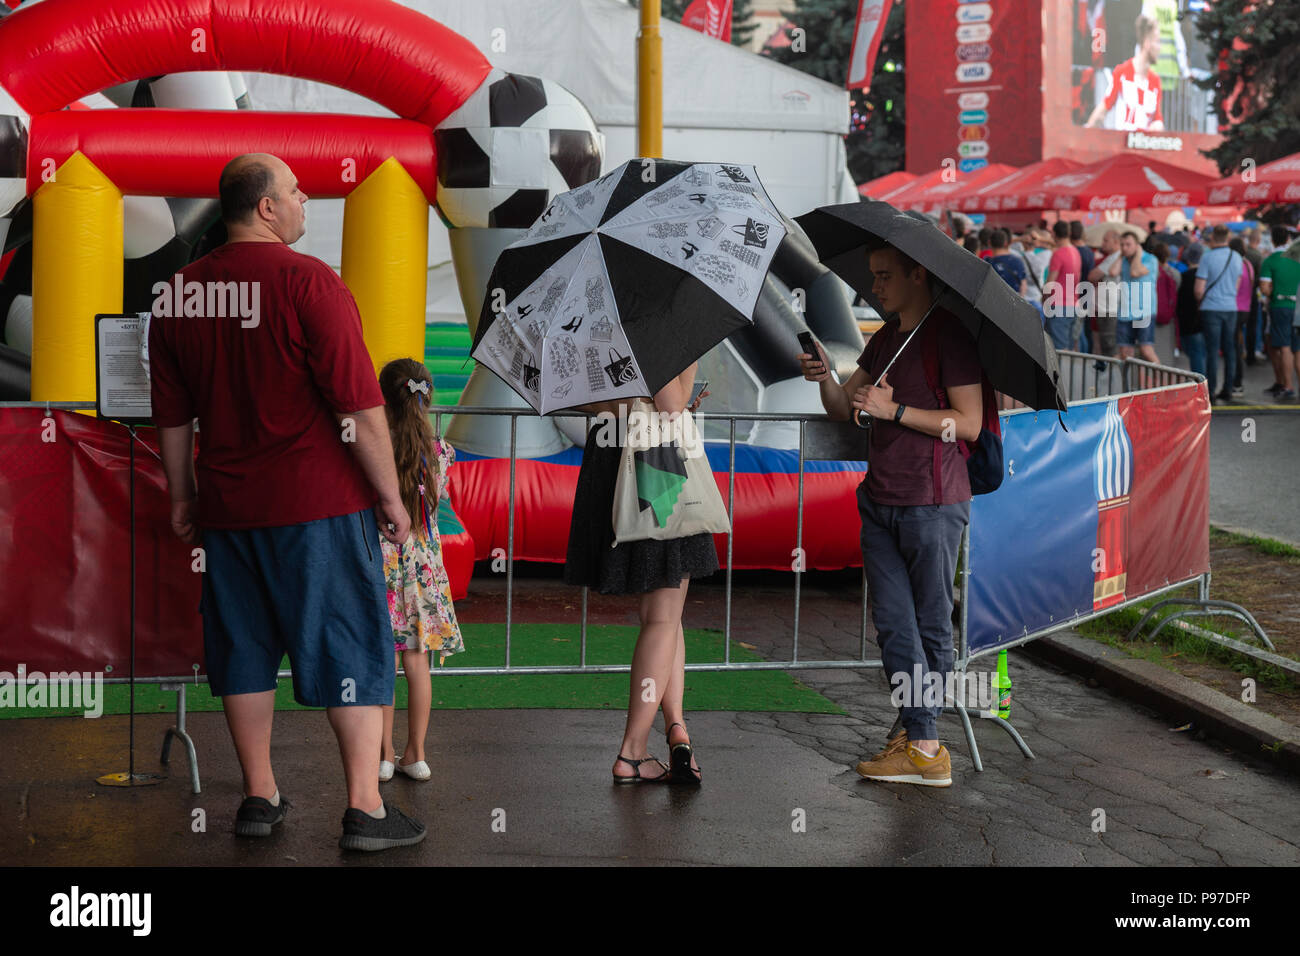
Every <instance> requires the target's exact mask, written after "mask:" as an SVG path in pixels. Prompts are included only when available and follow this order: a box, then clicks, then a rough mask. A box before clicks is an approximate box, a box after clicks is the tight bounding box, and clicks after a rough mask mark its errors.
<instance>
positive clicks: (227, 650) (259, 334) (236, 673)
mask: <svg viewBox="0 0 1300 956" xmlns="http://www.w3.org/2000/svg"><path fill="white" fill-rule="evenodd" d="M220 194H221V208H222V218H223V220H224V221H225V224H226V230H227V235H228V241H227V243H226V244H225V245H223V246H221V247H219V248H218V249H216V250H214V251H213V252H212V253H210V254H209V255H207V256H205V257H203V258H202V259H200V260H198V261H197V262H195V263H192V264H191V265H188V266H186V267H185V268H184V269H182V270H181V271H180V272H179V273H178V274H177V275H176V276H175V277H173V279H172V280H170V281H169V282H166V283H158V284H157V285H156V286H155V287H154V290H153V291H154V294H155V296H156V298H155V300H154V305H153V317H152V319H151V321H150V329H149V360H150V373H151V387H152V397H153V419H154V424H155V425H157V426H158V435H159V444H160V446H161V449H162V458H163V466H164V468H165V470H166V473H167V486H168V492H169V494H170V496H171V500H172V517H171V524H172V529H173V530H174V531H175V533H176V534H177V535H178V536H179V537H180V538H181V539H182V540H184V541H186V542H189V543H198V542H199V541H200V540H201V542H202V546H203V552H204V558H205V564H206V568H205V572H204V575H203V599H202V602H201V605H200V611H201V613H202V615H203V640H204V651H205V659H206V665H207V673H208V681H209V684H210V686H211V688H212V692H213V694H215V695H216V696H219V697H221V698H222V705H223V707H224V710H225V713H226V722H227V724H228V725H229V728H230V735H231V737H232V739H233V740H234V744H235V751H236V753H237V755H238V757H239V763H240V767H241V768H242V770H243V776H244V780H243V789H244V797H245V799H244V801H243V804H242V805H241V806H240V808H239V812H238V814H237V815H236V817H235V833H236V834H237V835H240V836H267V835H269V834H270V833H271V828H272V827H273V826H275V825H276V824H278V823H280V822H281V820H283V819H284V816H285V811H286V809H287V807H288V801H287V800H285V799H283V798H282V797H281V795H280V792H279V790H278V788H277V786H276V782H275V776H274V774H273V772H272V770H271V752H270V747H271V720H272V714H273V711H274V706H275V687H276V671H277V670H278V668H279V664H280V661H281V658H282V656H283V655H284V654H286V653H287V654H288V656H289V662H290V666H291V668H292V670H293V685H294V697H295V699H297V700H298V702H299V703H301V704H304V705H306V706H310V707H325V708H326V709H327V710H326V713H327V715H328V718H329V722H330V725H331V727H332V728H333V729H334V733H335V735H336V736H337V737H338V742H339V750H340V752H341V754H342V757H343V770H344V775H345V777H346V779H347V791H348V810H347V812H346V813H345V815H344V818H343V829H344V834H343V837H342V839H341V840H340V845H341V846H344V847H345V848H347V849H361V850H380V849H386V848H387V847H390V846H403V845H407V844H411V843H416V842H419V841H420V840H422V839H423V838H424V835H425V829H424V826H423V824H421V823H419V822H418V821H415V820H411V819H410V818H408V817H406V816H405V815H404V814H403V813H402V812H401V811H400V810H398V809H397V808H396V807H393V806H388V807H385V804H384V802H383V801H382V800H381V799H380V796H379V787H378V782H379V758H380V747H381V741H380V737H381V735H382V728H383V723H382V722H383V716H382V712H381V709H380V708H381V705H383V704H388V703H391V702H392V695H393V656H392V654H393V649H392V647H393V646H392V629H391V626H390V624H389V619H388V606H387V595H386V587H385V584H384V577H383V559H382V556H381V552H380V549H379V535H380V534H382V535H383V536H384V537H386V538H387V539H388V540H389V541H392V542H393V543H394V544H400V543H402V542H403V541H405V540H406V538H407V536H408V534H409V531H410V518H409V516H408V515H407V513H406V509H405V508H404V507H403V505H402V502H401V495H400V492H399V490H398V484H397V470H396V466H395V464H394V462H393V450H392V445H391V443H390V440H389V436H388V424H387V421H386V418H385V415H384V408H383V404H384V402H383V398H382V396H381V394H380V392H379V386H378V382H377V380H376V378H375V372H374V366H373V364H372V362H371V359H370V355H369V353H368V352H367V351H366V347H365V343H364V341H363V340H362V336H361V317H360V315H359V313H358V312H357V307H356V303H355V301H354V300H353V298H352V295H351V293H350V292H348V289H347V287H346V286H345V285H344V284H343V282H342V281H341V280H340V279H339V278H338V276H336V275H335V274H334V272H333V271H332V270H331V269H330V268H329V266H327V265H326V264H325V263H323V262H321V261H320V260H319V259H314V258H312V257H310V256H304V255H301V254H299V253H296V252H293V251H292V250H291V249H290V248H289V244H290V243H293V242H296V241H297V240H298V239H300V238H301V237H302V235H303V233H304V231H305V230H304V225H303V224H304V221H305V215H304V211H303V205H304V204H305V203H306V201H307V197H306V195H305V194H303V193H302V191H301V190H300V189H299V188H298V183H297V180H296V179H295V178H294V176H293V173H292V171H291V170H290V169H289V167H288V166H287V165H285V163H283V162H282V161H281V160H279V159H277V158H275V157H274V156H268V155H265V154H250V155H247V156H241V157H238V158H236V159H234V160H232V161H231V162H230V163H229V164H228V165H227V166H226V168H225V170H223V171H222V174H221V183H220ZM196 419H197V421H198V423H199V428H200V440H199V456H198V462H197V464H196V463H195V461H194V422H195V420H196ZM376 525H378V530H377V529H376Z"/></svg>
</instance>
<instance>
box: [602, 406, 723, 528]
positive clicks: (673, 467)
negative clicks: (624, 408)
mask: <svg viewBox="0 0 1300 956" xmlns="http://www.w3.org/2000/svg"><path fill="white" fill-rule="evenodd" d="M613 522H614V545H615V546H618V545H620V544H622V543H624V542H626V541H645V540H655V541H665V540H668V539H670V538H684V537H687V536H689V535H693V534H700V533H702V532H710V533H712V534H726V533H727V532H729V531H730V530H731V522H730V521H729V520H728V518H727V508H726V505H724V504H723V502H722V495H721V494H719V493H718V485H717V483H716V482H715V481H714V480H713V469H712V468H711V467H710V466H709V459H708V457H707V456H705V454H704V442H703V440H702V439H701V438H700V433H699V430H698V429H697V428H696V427H695V419H694V418H692V417H691V413H690V412H689V411H683V412H682V413H681V415H680V416H679V417H678V419H677V421H676V422H673V423H669V422H668V418H667V416H663V415H660V414H659V412H658V411H657V410H656V409H655V406H654V403H653V402H648V401H646V400H644V399H638V400H637V401H635V402H634V403H632V406H631V409H630V410H629V412H628V415H627V432H626V437H625V439H624V442H623V448H622V454H621V455H620V456H619V468H618V479H617V482H616V483H615V485H614V513H613Z"/></svg>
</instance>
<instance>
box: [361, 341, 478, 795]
mask: <svg viewBox="0 0 1300 956" xmlns="http://www.w3.org/2000/svg"><path fill="white" fill-rule="evenodd" d="M379 388H380V391H381V392H383V395H384V403H385V407H384V411H385V413H386V414H387V416H388V430H389V433H390V435H391V436H392V440H393V457H394V458H395V459H396V462H397V481H398V486H399V487H400V489H401V492H402V502H403V503H404V504H405V505H406V510H407V512H408V513H409V514H410V516H411V537H410V538H409V539H407V541H406V543H405V544H403V545H401V546H400V547H399V546H397V545H393V544H390V543H389V542H388V541H386V540H384V539H383V538H380V547H381V548H382V550H383V555H384V579H385V580H386V581H387V583H388V616H389V619H390V620H391V622H392V625H393V641H394V645H393V646H394V650H395V654H400V655H401V666H402V667H404V668H405V669H406V683H407V687H408V690H409V694H408V699H407V710H406V716H407V725H408V733H407V737H406V749H405V750H404V751H403V752H402V759H401V760H396V759H395V758H396V751H395V750H394V749H393V710H394V708H393V707H391V706H388V707H385V708H384V743H383V753H382V754H380V764H379V779H380V780H391V779H392V776H393V771H394V770H400V771H401V772H402V773H404V774H406V775H407V776H408V777H411V778H413V779H415V780H428V779H429V778H430V777H431V776H432V773H431V772H430V770H429V764H428V763H427V762H426V761H425V759H424V737H425V734H426V732H427V731H428V729H429V708H430V704H431V703H432V700H433V687H432V679H431V677H430V676H429V659H428V658H427V657H426V656H425V655H426V654H428V653H430V652H434V651H436V652H437V653H438V654H439V662H440V663H441V661H442V660H445V659H446V658H447V655H449V654H455V653H457V652H459V651H463V650H464V649H465V643H464V641H463V640H462V639H461V635H460V627H459V626H458V625H457V623H456V612H455V610H454V609H453V607H452V603H451V582H450V581H449V580H448V578H447V570H446V568H445V567H443V563H442V545H441V542H440V541H439V539H438V499H439V498H441V497H444V496H445V495H446V487H447V471H448V469H449V468H450V466H451V463H452V460H453V459H454V458H455V454H456V453H455V450H454V449H453V448H452V447H451V446H450V445H448V444H447V443H446V442H444V441H443V440H442V439H441V438H440V437H439V436H438V435H436V434H435V433H434V430H433V426H432V425H431V424H430V422H429V415H428V411H427V409H428V407H429V395H430V392H431V391H432V388H433V380H432V377H431V376H430V375H429V370H428V369H426V368H425V367H424V365H422V364H421V363H419V362H416V361H414V360H412V359H396V360H394V361H392V362H389V363H388V364H387V365H385V366H384V368H383V371H381V372H380V373H379ZM394 660H395V662H396V657H395V658H394Z"/></svg>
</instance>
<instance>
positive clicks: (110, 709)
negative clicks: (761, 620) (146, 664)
mask: <svg viewBox="0 0 1300 956" xmlns="http://www.w3.org/2000/svg"><path fill="white" fill-rule="evenodd" d="M512 630H513V634H512V640H511V649H510V658H511V659H510V663H511V665H512V666H516V667H522V666H529V665H532V666H542V665H565V664H577V663H578V655H579V649H580V637H579V633H578V627H577V626H576V625H574V624H518V625H515V626H514V627H513V628H512ZM462 632H463V634H464V637H465V647H466V651H465V652H464V653H463V654H456V655H454V656H452V657H449V658H448V659H447V666H446V668H445V669H444V670H445V673H439V674H435V675H434V677H433V706H434V708H436V709H439V710H472V709H477V708H483V709H488V708H503V709H504V708H539V709H551V708H556V709H611V710H622V709H624V708H626V707H627V696H628V675H627V674H519V675H514V674H511V675H503V676H497V675H485V674H466V675H462V676H457V675H456V673H455V672H456V669H457V667H493V666H501V665H503V664H504V663H505V632H506V629H505V625H504V624H467V625H463V626H462ZM635 641H636V628H634V627H623V626H613V625H602V626H592V627H589V628H588V629H587V663H588V664H627V663H628V662H629V661H631V659H632V648H633V645H634V644H635ZM722 651H723V643H722V634H721V633H720V632H718V631H705V630H694V629H691V630H687V631H686V662H687V663H688V664H694V663H705V662H711V661H720V660H722ZM731 659H732V661H734V662H743V661H759V660H762V658H760V657H759V656H758V655H756V654H754V653H752V652H751V651H748V650H746V649H745V648H744V647H741V646H740V645H739V644H737V643H736V642H734V641H733V642H732V645H731ZM283 666H285V667H287V666H288V663H287V662H286V663H285V664H284V665H283ZM127 704H128V688H127V687H125V686H123V685H118V684H114V685H110V686H106V687H105V688H104V702H103V711H104V713H105V714H125V713H127ZM186 706H187V708H188V709H189V710H191V711H213V710H220V709H221V702H220V700H218V699H216V698H214V697H212V695H211V694H210V693H208V685H207V684H195V685H191V686H190V687H189V690H188V691H187V693H186ZM397 706H398V707H399V708H402V707H405V706H406V681H405V680H403V679H401V678H399V679H398V681H397ZM685 706H686V709H687V710H688V711H703V710H732V711H737V710H739V711H745V710H751V711H792V712H797V713H815V714H843V713H844V711H843V710H842V709H841V708H840V707H839V706H838V705H836V704H835V703H833V702H832V701H830V700H828V699H827V698H825V697H823V696H822V695H821V694H818V693H817V692H816V691H814V690H812V689H811V688H809V687H806V686H804V685H803V684H801V683H800V682H799V681H797V680H795V679H794V678H793V677H791V676H790V675H789V674H787V673H784V672H782V671H744V672H735V671H733V672H730V673H726V672H717V671H704V672H700V671H687V673H686V700H685ZM175 709H176V695H175V694H174V693H171V692H163V691H162V690H160V689H159V688H158V685H156V684H138V685H136V689H135V710H136V713H138V714H146V713H159V712H171V711H175ZM275 709H276V710H304V709H307V708H303V707H300V706H299V705H298V704H297V703H295V702H294V699H293V685H292V681H291V680H288V679H284V680H281V681H280V686H279V688H278V690H277V691H276V695H275ZM80 714H81V710H80V709H77V710H71V709H59V708H30V707H29V708H20V707H0V718H6V717H10V718H12V717H60V716H75V715H80Z"/></svg>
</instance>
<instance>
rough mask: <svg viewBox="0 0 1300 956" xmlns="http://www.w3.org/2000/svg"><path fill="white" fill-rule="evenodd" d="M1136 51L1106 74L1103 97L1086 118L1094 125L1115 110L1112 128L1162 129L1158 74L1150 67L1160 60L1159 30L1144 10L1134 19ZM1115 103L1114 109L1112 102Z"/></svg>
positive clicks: (1162, 119)
mask: <svg viewBox="0 0 1300 956" xmlns="http://www.w3.org/2000/svg"><path fill="white" fill-rule="evenodd" d="M1137 39H1138V42H1137V50H1136V51H1135V52H1134V55H1133V58H1132V59H1130V60H1125V61H1124V62H1123V63H1121V64H1120V65H1119V66H1117V67H1116V68H1115V71H1114V72H1113V73H1112V74H1111V75H1110V85H1109V86H1108V87H1107V88H1106V97H1105V99H1103V100H1102V101H1101V102H1100V103H1098V104H1097V108H1096V109H1094V110H1093V111H1092V115H1091V116H1089V117H1088V122H1087V123H1085V124H1084V125H1085V126H1088V127H1095V126H1097V125H1099V124H1100V123H1101V121H1102V118H1103V117H1104V116H1105V115H1106V114H1107V113H1109V112H1110V111H1111V110H1112V109H1115V125H1114V127H1113V128H1114V129H1118V130H1126V131H1128V130H1144V131H1155V130H1163V129H1164V128H1165V122H1164V117H1163V116H1161V115H1160V77H1158V76H1157V75H1156V72H1155V70H1154V69H1153V68H1154V67H1155V65H1156V61H1158V60H1159V59H1160V31H1159V29H1158V28H1157V27H1156V21H1155V20H1153V19H1152V18H1151V17H1149V16H1147V15H1146V14H1145V13H1144V14H1142V15H1141V16H1139V17H1138V18H1137ZM1117 104H1118V109H1116V105H1117Z"/></svg>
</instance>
